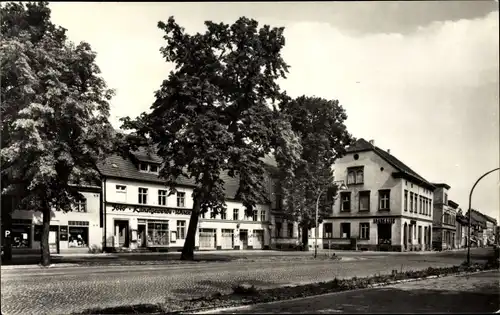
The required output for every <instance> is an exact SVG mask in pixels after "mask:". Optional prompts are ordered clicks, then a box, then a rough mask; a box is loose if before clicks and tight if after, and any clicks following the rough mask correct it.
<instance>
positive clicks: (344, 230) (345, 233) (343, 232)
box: [340, 222, 351, 238]
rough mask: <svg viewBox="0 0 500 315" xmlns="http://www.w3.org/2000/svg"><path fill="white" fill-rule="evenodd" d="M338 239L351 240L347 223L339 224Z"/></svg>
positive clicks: (349, 227) (349, 224)
mask: <svg viewBox="0 0 500 315" xmlns="http://www.w3.org/2000/svg"><path fill="white" fill-rule="evenodd" d="M340 237H341V238H351V223H349V222H343V223H340Z"/></svg>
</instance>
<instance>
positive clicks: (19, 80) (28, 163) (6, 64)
mask: <svg viewBox="0 0 500 315" xmlns="http://www.w3.org/2000/svg"><path fill="white" fill-rule="evenodd" d="M0 27H1V35H0V54H1V56H2V60H1V73H0V74H1V78H2V79H1V97H2V106H1V119H2V127H1V128H2V139H1V144H2V148H1V151H0V159H1V176H2V178H1V179H2V182H1V188H2V199H8V198H6V197H7V196H15V199H17V200H18V201H19V202H16V203H12V205H13V206H14V208H15V209H23V210H35V211H40V212H41V213H42V216H43V232H42V240H41V254H42V255H41V256H42V264H43V265H48V264H50V252H49V247H48V237H49V227H50V219H51V214H52V211H53V210H56V211H59V210H62V211H71V209H72V207H73V206H74V204H75V203H76V202H78V201H80V200H82V198H83V196H82V195H81V194H80V193H79V192H78V185H80V184H82V183H89V182H92V181H94V180H97V179H98V171H97V169H96V162H97V161H98V160H99V159H102V158H103V157H104V156H105V155H106V153H108V150H109V149H111V148H112V147H113V145H112V135H113V128H112V127H111V125H110V123H109V122H108V116H109V103H108V101H109V100H110V99H111V97H112V91H111V90H109V89H108V88H107V86H106V83H105V81H104V80H103V79H102V78H101V77H100V76H99V72H100V71H99V68H98V66H97V65H96V63H95V58H96V53H95V52H93V51H92V50H91V47H90V46H89V44H87V43H84V42H82V43H80V44H79V45H74V44H73V43H71V42H69V41H68V40H67V38H66V35H65V29H63V28H61V27H57V26H56V25H54V24H53V23H52V22H51V20H50V9H49V8H48V3H47V2H38V3H25V4H23V3H8V4H6V5H5V6H3V7H2V8H1V25H0ZM15 209H14V210H15ZM10 210H12V208H10V207H5V209H4V207H2V214H3V216H4V217H10V213H5V212H8V211H10Z"/></svg>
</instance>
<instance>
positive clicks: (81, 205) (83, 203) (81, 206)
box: [75, 199, 87, 212]
mask: <svg viewBox="0 0 500 315" xmlns="http://www.w3.org/2000/svg"><path fill="white" fill-rule="evenodd" d="M75 210H76V212H87V199H83V200H78V201H77V202H76V207H75Z"/></svg>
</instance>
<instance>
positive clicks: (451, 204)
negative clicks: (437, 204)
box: [448, 199, 458, 209]
mask: <svg viewBox="0 0 500 315" xmlns="http://www.w3.org/2000/svg"><path fill="white" fill-rule="evenodd" d="M448 206H450V207H452V208H453V209H457V208H458V203H456V202H455V201H453V200H451V199H448Z"/></svg>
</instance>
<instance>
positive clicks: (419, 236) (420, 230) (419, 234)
mask: <svg viewBox="0 0 500 315" xmlns="http://www.w3.org/2000/svg"><path fill="white" fill-rule="evenodd" d="M418 244H420V245H422V226H420V225H419V226H418Z"/></svg>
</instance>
